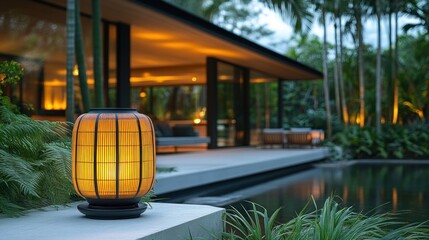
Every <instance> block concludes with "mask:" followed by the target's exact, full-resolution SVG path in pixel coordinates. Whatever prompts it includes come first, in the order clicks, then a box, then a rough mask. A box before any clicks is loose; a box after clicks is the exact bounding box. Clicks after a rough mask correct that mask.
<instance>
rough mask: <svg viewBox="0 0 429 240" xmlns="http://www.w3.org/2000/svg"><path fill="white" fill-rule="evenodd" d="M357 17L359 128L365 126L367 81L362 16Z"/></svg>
mask: <svg viewBox="0 0 429 240" xmlns="http://www.w3.org/2000/svg"><path fill="white" fill-rule="evenodd" d="M357 11H359V13H358V14H357V16H356V21H357V22H356V24H357V28H356V29H357V34H358V41H359V46H358V60H359V126H360V127H363V126H365V79H364V73H365V71H364V61H363V47H364V46H363V37H362V33H363V30H362V14H361V12H360V10H357Z"/></svg>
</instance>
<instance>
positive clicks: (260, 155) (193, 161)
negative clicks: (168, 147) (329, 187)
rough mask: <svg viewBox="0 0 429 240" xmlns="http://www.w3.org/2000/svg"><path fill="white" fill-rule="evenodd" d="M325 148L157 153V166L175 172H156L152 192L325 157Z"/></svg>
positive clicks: (241, 175)
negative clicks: (174, 170) (166, 154)
mask: <svg viewBox="0 0 429 240" xmlns="http://www.w3.org/2000/svg"><path fill="white" fill-rule="evenodd" d="M328 155H329V152H328V149H326V148H317V149H296V150H295V149H255V148H234V149H229V150H211V151H208V152H202V153H189V154H176V155H171V156H159V157H158V159H159V160H158V162H157V166H160V167H174V168H176V169H177V171H176V172H172V173H166V174H158V175H157V177H156V181H155V186H154V189H155V193H156V194H164V193H168V192H174V191H178V190H183V189H187V188H192V187H197V186H202V185H206V184H210V183H215V182H220V181H225V180H230V179H234V178H238V177H244V176H250V175H253V174H258V173H263V172H268V171H273V170H277V169H281V168H287V167H292V166H296V165H300V164H308V163H312V162H316V161H320V160H321V159H324V158H326V157H327V156H328Z"/></svg>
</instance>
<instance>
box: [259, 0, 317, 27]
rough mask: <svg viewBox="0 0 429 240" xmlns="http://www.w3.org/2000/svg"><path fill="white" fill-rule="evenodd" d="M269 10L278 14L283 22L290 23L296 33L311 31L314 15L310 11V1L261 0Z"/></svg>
mask: <svg viewBox="0 0 429 240" xmlns="http://www.w3.org/2000/svg"><path fill="white" fill-rule="evenodd" d="M260 1H261V2H262V3H263V4H265V5H266V6H267V7H268V8H270V9H272V10H274V11H275V12H277V13H278V14H279V15H280V16H281V17H282V18H283V20H285V21H286V22H289V23H290V24H291V25H292V26H293V27H294V30H295V32H306V31H308V30H309V29H310V27H311V23H312V19H313V15H312V14H311V13H310V12H309V11H308V9H309V1H308V0H289V1H284V0H260Z"/></svg>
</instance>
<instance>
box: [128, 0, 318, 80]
mask: <svg viewBox="0 0 429 240" xmlns="http://www.w3.org/2000/svg"><path fill="white" fill-rule="evenodd" d="M130 1H132V2H136V3H138V4H140V5H142V6H145V7H147V8H150V9H152V10H154V11H157V12H160V13H163V14H165V15H167V16H169V17H171V18H174V19H176V20H178V21H181V22H184V23H186V24H189V25H190V26H193V27H195V28H197V29H199V30H201V31H204V32H206V33H209V34H211V35H213V36H215V37H218V38H221V39H223V40H226V41H229V42H231V43H234V44H236V45H237V46H240V47H243V48H246V49H248V50H251V51H254V52H256V53H259V54H261V55H263V56H265V57H268V58H271V59H273V60H276V61H278V62H280V63H283V64H286V65H288V67H293V68H296V69H297V70H298V71H300V72H306V73H302V74H303V75H302V78H296V77H292V78H291V77H288V76H284V77H283V78H284V79H302V80H307V79H308V80H311V79H321V78H323V73H321V72H320V71H318V70H316V69H314V68H312V67H309V66H307V65H305V64H302V63H300V62H298V61H295V60H293V59H291V58H289V57H287V56H285V55H282V54H279V53H277V52H275V51H272V50H270V49H268V48H265V47H263V46H261V45H259V44H257V43H255V42H253V41H250V40H248V39H246V38H244V37H241V36H239V35H236V34H234V33H232V32H230V31H228V30H226V29H224V28H221V27H219V26H217V25H215V24H213V23H211V22H209V21H207V20H205V19H203V18H201V17H199V16H196V15H194V14H191V13H189V12H188V11H185V10H182V9H180V8H178V7H176V6H174V5H172V4H170V3H167V2H164V1H150V0H130ZM241 64H243V63H241ZM267 73H269V72H267ZM278 77H282V76H278Z"/></svg>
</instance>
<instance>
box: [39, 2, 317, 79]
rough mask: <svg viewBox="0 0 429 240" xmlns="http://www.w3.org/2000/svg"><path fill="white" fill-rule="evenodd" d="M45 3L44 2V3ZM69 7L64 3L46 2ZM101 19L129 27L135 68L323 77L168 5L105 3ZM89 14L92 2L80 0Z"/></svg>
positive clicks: (315, 71)
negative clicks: (216, 67) (210, 66)
mask: <svg viewBox="0 0 429 240" xmlns="http://www.w3.org/2000/svg"><path fill="white" fill-rule="evenodd" d="M42 1H43V0H42ZM44 2H49V3H50V4H53V5H57V6H58V5H60V6H61V7H65V1H58V0H44ZM100 3H101V12H102V18H103V19H104V20H106V21H110V22H123V23H127V24H130V25H131V26H132V28H131V35H132V43H131V49H132V50H131V51H132V52H131V55H132V56H131V58H132V60H131V67H132V68H133V69H145V68H154V67H155V68H157V67H165V68H167V67H170V66H183V65H184V66H187V65H204V64H205V63H206V59H207V57H213V58H217V59H220V60H223V61H226V62H229V63H233V64H236V65H240V66H244V67H249V68H251V69H254V70H257V71H260V72H262V73H266V74H268V75H271V76H273V77H277V78H280V79H284V80H314V79H321V78H323V74H322V73H321V72H320V71H317V70H315V69H313V68H311V67H308V66H306V65H304V64H302V63H299V62H297V61H295V60H292V59H290V58H288V57H286V56H284V55H281V54H279V53H276V52H274V51H272V50H269V49H267V48H265V47H262V46H260V45H258V44H256V43H254V42H252V41H249V40H247V39H245V38H243V37H240V36H238V35H235V34H234V33H232V32H229V31H227V30H225V29H223V28H220V27H218V26H216V25H214V24H212V23H210V22H208V21H206V20H204V19H202V18H200V17H198V16H195V15H193V14H190V13H188V12H186V11H184V10H181V9H179V8H177V7H175V6H173V5H171V4H168V3H166V2H164V1H151V0H128V1H117V0H103V1H100ZM81 12H82V13H83V14H87V15H90V14H91V1H90V0H81Z"/></svg>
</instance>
